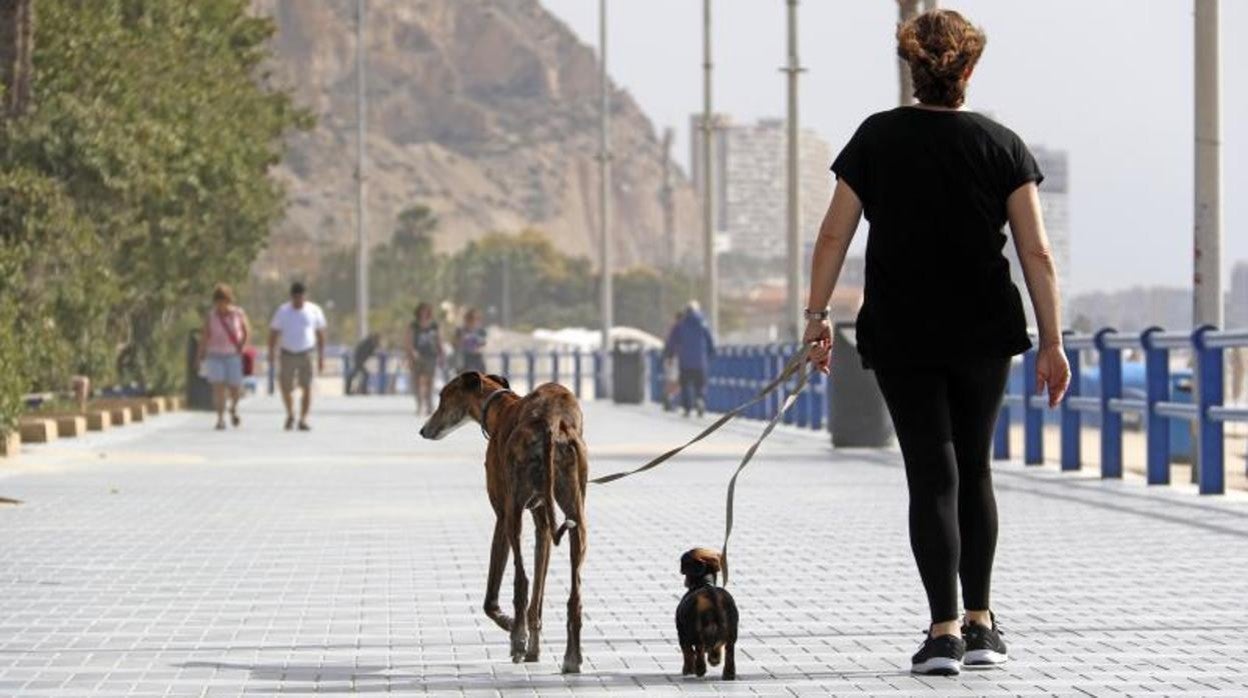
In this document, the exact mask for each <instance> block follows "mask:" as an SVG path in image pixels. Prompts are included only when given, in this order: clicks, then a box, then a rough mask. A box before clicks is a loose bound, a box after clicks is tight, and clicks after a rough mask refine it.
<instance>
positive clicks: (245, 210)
mask: <svg viewBox="0 0 1248 698" xmlns="http://www.w3.org/2000/svg"><path fill="white" fill-rule="evenodd" d="M248 9H249V8H248V3H247V1H246V0H197V1H196V2H193V3H187V2H181V1H179V0H92V2H81V1H80V0H41V2H39V25H38V34H37V36H36V37H35V38H36V39H37V41H35V43H34V53H33V66H34V81H33V82H34V93H35V94H36V95H37V97H38V98H37V99H35V100H34V101H33V103H32V106H31V108H29V109H28V110H27V111H26V113H25V114H24V115H22V116H20V117H18V118H13V119H9V120H7V121H4V122H2V124H0V125H2V128H0V197H3V198H4V199H3V202H0V208H3V211H0V240H2V241H3V247H2V248H0V266H3V267H4V268H5V269H6V270H13V274H12V275H10V274H7V273H6V275H5V280H6V281H5V282H7V283H8V286H6V287H5V291H6V293H4V294H3V295H0V304H6V305H8V306H9V307H8V308H7V309H6V310H5V311H4V312H5V313H6V314H8V315H9V316H11V317H13V318H14V319H13V325H14V326H15V327H17V328H20V329H19V331H20V333H21V334H20V335H19V336H20V340H21V341H22V342H23V344H24V346H25V348H26V353H27V354H28V355H29V356H30V357H32V358H31V359H30V360H28V361H25V362H24V363H23V369H22V373H23V375H25V376H26V379H24V382H25V384H26V386H27V389H29V388H31V387H54V388H61V387H63V385H64V383H63V380H64V379H65V378H66V377H67V374H68V373H71V372H74V371H78V370H89V371H91V372H92V373H93V375H95V376H96V378H97V380H98V379H100V378H112V377H116V378H119V379H121V380H126V381H136V382H138V383H140V384H141V385H143V386H145V387H146V388H148V389H150V390H168V389H172V388H175V387H177V385H178V384H179V383H180V381H181V379H182V378H183V363H182V359H183V351H184V344H183V341H184V337H185V334H184V331H185V330H186V329H188V328H190V327H191V326H193V325H194V324H195V318H194V315H195V314H196V313H197V312H198V311H200V310H201V309H202V307H203V306H204V305H206V302H205V296H206V295H207V291H208V289H210V288H211V286H212V284H213V283H214V282H217V281H228V282H235V281H238V280H240V279H243V278H245V275H246V272H247V269H248V267H249V265H250V263H251V261H252V259H254V257H255V255H256V253H257V252H258V251H259V250H260V249H261V247H262V246H263V244H264V241H265V239H266V238H267V236H268V231H269V228H270V227H271V225H272V223H273V222H274V221H275V220H277V218H278V217H279V216H280V215H282V210H283V205H284V201H283V199H284V195H283V191H282V189H281V187H280V186H279V185H278V184H277V183H276V182H275V181H274V180H273V179H271V178H270V177H269V171H270V169H271V168H272V166H273V165H274V164H276V163H277V162H278V161H279V159H280V157H281V155H282V152H283V147H284V138H285V136H286V134H287V133H288V132H289V131H290V130H291V129H292V128H295V127H297V126H301V125H305V124H306V123H307V121H308V120H307V117H306V116H305V115H304V113H303V112H301V111H299V110H298V109H296V108H295V107H294V106H293V105H292V103H291V101H290V99H289V97H288V96H287V95H286V94H285V93H283V92H281V91H277V90H274V89H272V88H270V87H268V86H266V85H265V84H264V83H265V75H264V72H263V68H262V64H263V61H264V60H265V59H266V57H267V56H268V53H267V48H266V46H267V41H268V38H269V37H270V36H271V35H272V32H273V25H272V22H271V21H270V20H267V19H263V18H257V17H253V16H251V14H250V13H249V11H248ZM0 52H2V47H0ZM119 345H121V346H124V347H125V351H124V352H123V353H122V355H124V356H125V357H127V358H128V361H126V362H117V363H118V364H123V365H121V366H120V368H121V372H122V374H123V375H119V376H109V375H107V374H108V372H109V370H108V365H109V364H111V363H113V362H112V361H111V360H112V359H113V358H114V357H116V356H117V355H118V354H117V353H116V350H117V347H118V346H119ZM2 353H3V350H2V349H0V354H2Z"/></svg>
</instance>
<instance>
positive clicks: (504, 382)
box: [486, 373, 511, 390]
mask: <svg viewBox="0 0 1248 698" xmlns="http://www.w3.org/2000/svg"><path fill="white" fill-rule="evenodd" d="M486 378H489V379H490V380H492V381H494V382H495V383H498V384H499V385H501V386H503V387H504V388H506V389H508V390H511V383H508V382H507V379H506V378H503V377H502V376H499V375H495V374H493V373H491V374H490V375H488V376H486Z"/></svg>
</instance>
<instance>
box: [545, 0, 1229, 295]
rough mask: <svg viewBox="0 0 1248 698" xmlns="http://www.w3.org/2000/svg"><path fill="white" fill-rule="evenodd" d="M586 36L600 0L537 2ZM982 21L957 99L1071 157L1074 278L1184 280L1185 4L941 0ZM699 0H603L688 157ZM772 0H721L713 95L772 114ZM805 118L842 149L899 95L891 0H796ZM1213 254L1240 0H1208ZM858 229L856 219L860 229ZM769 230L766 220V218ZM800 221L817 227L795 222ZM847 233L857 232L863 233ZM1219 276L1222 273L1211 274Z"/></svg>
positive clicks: (1075, 286)
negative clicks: (1213, 115) (1214, 152)
mask: <svg viewBox="0 0 1248 698" xmlns="http://www.w3.org/2000/svg"><path fill="white" fill-rule="evenodd" d="M542 2H543V4H545V5H546V6H547V7H548V8H550V9H551V10H552V11H554V12H555V13H556V14H557V15H558V16H560V17H561V18H563V19H564V21H566V22H567V23H568V24H569V25H570V26H571V27H572V28H573V29H574V30H575V31H576V32H577V33H578V34H580V36H581V37H582V38H583V39H584V40H585V41H586V43H589V44H591V45H594V46H596V45H597V43H598V3H597V2H595V1H594V0H542ZM941 5H942V6H943V7H949V8H954V9H957V10H959V11H960V12H963V13H964V14H966V15H967V16H968V17H969V18H970V19H971V21H973V22H975V23H976V24H978V25H980V26H981V27H983V28H984V30H985V31H986V32H987V34H988V47H987V50H986V51H985V52H984V57H983V59H982V60H981V61H980V64H979V68H978V69H977V71H976V73H975V77H974V79H973V81H972V85H971V89H970V94H969V99H968V106H969V107H970V108H973V109H980V110H983V111H989V112H992V114H993V115H994V116H995V117H996V118H997V119H998V120H1000V121H1003V122H1004V123H1005V124H1006V125H1008V126H1010V127H1011V128H1013V129H1014V130H1016V131H1017V132H1019V133H1020V134H1021V135H1022V136H1023V138H1024V139H1026V140H1027V141H1028V142H1030V143H1033V144H1038V145H1045V146H1049V147H1052V148H1061V149H1065V150H1066V151H1068V153H1069V158H1070V160H1069V161H1070V226H1071V256H1072V264H1071V267H1072V268H1071V270H1070V279H1071V286H1072V288H1071V289H1067V290H1068V291H1075V292H1079V291H1088V290H1095V289H1115V288H1123V287H1128V286H1132V285H1137V284H1165V285H1170V286H1190V279H1191V269H1192V261H1191V258H1192V253H1191V247H1192V169H1193V165H1192V112H1193V107H1192V44H1193V38H1192V33H1193V29H1192V1H1191V0H1131V1H1127V0H1043V1H1042V2H1041V1H1038V0H1030V1H1028V2H1024V1H1023V0H964V1H959V2H955V1H952V0H944V1H943V2H942V3H941ZM701 8H702V3H701V2H699V1H698V0H609V18H610V27H611V35H610V37H609V39H608V42H609V46H608V49H609V51H608V57H607V60H608V67H609V70H610V72H611V75H612V78H613V79H614V80H615V81H616V82H617V83H619V84H621V85H622V86H623V87H624V88H625V89H627V90H628V91H629V92H630V93H632V95H633V96H634V97H635V98H636V99H637V100H638V102H640V104H641V106H642V108H643V109H644V110H645V111H646V112H647V113H648V114H649V115H650V117H651V118H652V119H653V120H654V121H655V125H656V127H658V128H660V129H661V128H662V127H664V126H672V127H675V128H676V131H677V134H678V141H677V144H676V146H675V148H676V155H677V156H678V157H679V158H680V161H681V162H682V163H685V164H687V161H688V148H689V146H688V140H687V139H688V118H689V114H690V113H692V112H695V111H700V110H701V108H702V107H701V105H702V83H701V80H702V78H701V60H702V53H701V52H702V39H701V27H702V24H701ZM784 8H785V3H784V1H783V0H717V2H716V3H715V5H714V15H715V16H714V17H713V20H714V23H715V24H714V30H713V31H714V33H713V49H714V54H715V55H714V61H715V64H716V74H715V82H714V90H715V109H716V111H720V112H724V113H727V114H730V115H732V117H733V118H734V119H736V120H737V121H750V120H753V119H755V118H758V117H764V116H783V114H784V109H785V106H784V105H785V91H784V76H783V74H782V73H780V72H779V70H778V68H779V67H780V66H781V65H782V64H783V63H784V60H785V45H784V37H785V23H784V22H785V10H784ZM799 13H800V14H799V16H800V21H801V24H800V27H801V28H800V36H799V51H800V55H801V59H802V63H803V65H804V66H805V67H806V68H807V72H806V73H805V74H804V75H803V77H802V93H801V95H802V105H801V121H802V125H803V127H809V128H812V129H814V130H815V131H817V132H818V133H819V134H820V135H822V136H823V137H824V138H826V139H827V140H828V141H829V142H830V143H831V144H832V147H833V151H834V152H835V151H838V150H839V149H840V147H841V145H842V144H843V143H844V142H845V140H846V139H847V138H848V137H849V136H850V134H851V133H852V132H853V130H854V128H855V127H856V126H857V125H858V123H859V122H860V121H861V120H862V118H863V117H865V116H866V115H867V114H869V113H871V112H873V111H878V110H881V109H887V108H891V107H892V106H894V105H895V104H896V99H897V84H896V81H897V70H896V63H895V58H894V55H895V54H894V52H893V51H894V41H893V38H892V34H893V31H894V26H895V23H896V20H897V5H896V2H894V0H803V1H802V2H801V4H800V6H799ZM1221 27H1222V30H1221V41H1222V144H1223V145H1222V165H1223V176H1222V184H1223V199H1222V200H1223V217H1222V229H1223V235H1224V239H1225V243H1224V246H1223V263H1224V266H1225V267H1226V268H1227V269H1228V270H1229V268H1230V265H1231V264H1232V263H1233V262H1234V261H1236V260H1248V196H1244V195H1243V192H1244V190H1245V189H1248V42H1245V41H1243V40H1242V38H1241V37H1243V36H1244V34H1245V33H1248V1H1229V2H1228V1H1226V0H1224V1H1223V2H1222V3H1221ZM864 233H865V228H864V229H863V230H860V231H859V236H860V237H863V236H864ZM777 234H779V232H778V233H777ZM807 234H808V235H811V234H813V231H807ZM859 242H860V241H859ZM1223 282H1224V284H1229V275H1227V276H1224V278H1223Z"/></svg>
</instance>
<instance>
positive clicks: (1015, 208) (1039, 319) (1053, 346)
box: [1005, 182, 1070, 406]
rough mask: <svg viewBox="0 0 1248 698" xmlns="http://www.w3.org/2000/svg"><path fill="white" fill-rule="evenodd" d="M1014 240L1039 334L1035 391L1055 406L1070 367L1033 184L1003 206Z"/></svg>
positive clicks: (1016, 192)
mask: <svg viewBox="0 0 1248 698" xmlns="http://www.w3.org/2000/svg"><path fill="white" fill-rule="evenodd" d="M1005 208H1006V214H1007V216H1008V217H1009V221H1010V232H1011V233H1013V237H1014V249H1015V250H1017V251H1018V261H1019V264H1021V265H1022V267H1023V279H1024V280H1025V281H1026V282H1027V293H1028V294H1029V295H1030V296H1031V306H1032V308H1033V309H1034V310H1035V311H1036V325H1037V329H1038V331H1039V332H1040V353H1039V355H1038V356H1037V359H1036V382H1037V389H1040V388H1044V387H1047V388H1048V391H1049V405H1050V406H1053V405H1056V404H1057V403H1058V402H1059V401H1060V400H1061V399H1062V395H1064V394H1065V392H1066V387H1067V385H1068V384H1069V382H1070V366H1069V365H1068V364H1067V362H1066V354H1065V352H1064V351H1063V350H1062V313H1061V299H1060V297H1059V295H1058V288H1057V268H1056V267H1055V266H1054V265H1053V250H1052V248H1051V247H1050V246H1049V238H1048V235H1046V234H1045V232H1044V219H1043V217H1041V215H1040V192H1039V190H1038V189H1037V188H1036V185H1035V184H1034V183H1030V182H1029V183H1027V184H1024V185H1023V186H1021V187H1019V188H1018V189H1016V190H1014V193H1012V194H1010V197H1009V198H1008V199H1007V200H1006V203H1005Z"/></svg>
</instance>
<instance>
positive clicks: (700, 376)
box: [663, 301, 715, 417]
mask: <svg viewBox="0 0 1248 698" xmlns="http://www.w3.org/2000/svg"><path fill="white" fill-rule="evenodd" d="M663 353H664V356H666V357H672V356H675V357H676V362H677V364H678V366H679V369H678V371H679V380H680V404H681V407H683V408H684V410H685V416H686V417H688V416H689V410H690V407H691V406H690V403H693V406H694V407H696V408H697V410H698V416H699V417H701V416H702V415H703V414H704V413H705V412H706V371H707V368H709V366H710V363H711V357H712V356H715V340H714V339H713V338H712V337H711V330H710V328H709V327H707V326H706V319H705V318H703V317H702V310H701V308H699V307H698V303H697V301H689V305H688V307H686V308H685V314H684V317H682V318H681V319H680V322H678V323H676V325H675V326H674V327H672V331H671V332H670V333H669V334H668V335H667V345H666V347H665V348H664V352H663Z"/></svg>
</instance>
